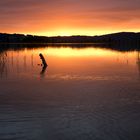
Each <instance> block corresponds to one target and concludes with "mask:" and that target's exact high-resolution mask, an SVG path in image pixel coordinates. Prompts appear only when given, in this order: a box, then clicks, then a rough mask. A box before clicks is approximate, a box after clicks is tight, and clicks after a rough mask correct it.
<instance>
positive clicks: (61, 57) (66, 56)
mask: <svg viewBox="0 0 140 140" xmlns="http://www.w3.org/2000/svg"><path fill="white" fill-rule="evenodd" d="M39 53H42V54H43V55H44V57H45V59H46V61H47V63H48V65H49V66H48V68H47V69H46V70H47V74H44V73H43V74H44V75H47V77H57V78H58V77H59V78H60V77H61V78H68V77H69V78H70V77H71V78H72V77H73V79H81V78H82V79H112V76H113V77H116V75H120V76H125V75H126V73H129V75H131V74H135V73H136V71H137V70H138V67H139V66H138V64H139V63H137V61H138V60H137V53H138V52H118V51H113V50H108V49H102V48H79V49H78V48H70V47H54V46H53V47H52V46H50V47H46V48H36V49H23V50H18V51H7V59H8V61H6V64H7V68H8V71H9V75H13V74H19V75H22V76H23V77H26V76H27V77H30V78H31V77H32V76H33V77H37V76H38V75H39V74H40V73H41V71H42V67H41V65H40V64H41V60H40V57H39ZM43 72H44V71H43ZM71 78H70V79H71ZM117 79H118V77H117Z"/></svg>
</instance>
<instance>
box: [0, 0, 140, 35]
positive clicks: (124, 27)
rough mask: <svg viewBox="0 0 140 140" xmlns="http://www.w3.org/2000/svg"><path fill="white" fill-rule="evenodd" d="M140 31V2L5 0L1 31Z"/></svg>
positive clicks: (1, 3)
mask: <svg viewBox="0 0 140 140" xmlns="http://www.w3.org/2000/svg"><path fill="white" fill-rule="evenodd" d="M122 31H134V32H140V0H1V1H0V32H2V33H4V32H5V33H24V34H36V35H46V36H56V35H99V34H107V33H112V32H113V33H114V32H122Z"/></svg>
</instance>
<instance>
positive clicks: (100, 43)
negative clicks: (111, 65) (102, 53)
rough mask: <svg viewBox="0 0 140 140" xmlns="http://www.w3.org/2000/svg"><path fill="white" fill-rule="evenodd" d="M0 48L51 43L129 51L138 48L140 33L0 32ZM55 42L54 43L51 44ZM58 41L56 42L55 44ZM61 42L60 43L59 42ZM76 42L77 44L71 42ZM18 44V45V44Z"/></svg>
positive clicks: (139, 47) (58, 45)
mask: <svg viewBox="0 0 140 140" xmlns="http://www.w3.org/2000/svg"><path fill="white" fill-rule="evenodd" d="M0 43H1V45H0V48H1V49H7V48H14V49H19V48H24V47H26V48H36V47H47V46H48V43H52V44H51V46H53V45H54V46H55V47H56V46H57V47H62V46H66V45H65V44H64V43H70V44H67V45H68V46H71V47H74V48H76V47H77V48H80V47H81V48H82V47H90V46H91V47H93V44H90V43H95V44H94V47H104V48H110V49H116V50H120V51H121V50H122V51H124V50H125V51H129V50H135V49H140V33H133V32H121V33H114V34H107V35H101V36H63V37H62V36H56V37H46V36H33V35H23V34H5V33H0ZM53 43H55V44H53ZM56 43H58V44H56ZM60 43H61V44H60ZM72 43H77V44H72ZM19 44H20V45H19ZM25 44H26V45H25Z"/></svg>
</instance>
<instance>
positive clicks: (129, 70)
mask: <svg viewBox="0 0 140 140" xmlns="http://www.w3.org/2000/svg"><path fill="white" fill-rule="evenodd" d="M39 53H42V54H43V55H44V57H45V59H46V61H47V63H48V67H47V68H46V69H43V67H42V66H41V60H40V58H39ZM139 107H140V56H139V52H138V51H132V52H120V51H115V50H109V49H103V48H94V46H93V47H89V48H88V47H87V48H79V49H78V48H71V47H70V46H68V45H67V46H66V47H64V46H63V47H55V45H53V47H52V46H51V45H50V46H48V47H44V48H34V49H33V48H32V49H31V48H30V49H27V48H23V49H20V50H18V49H17V50H14V49H9V50H7V51H1V52H0V140H11V139H13V140H16V139H17V140H19V139H20V140H46V139H48V140H89V139H92V140H139V139H140V133H139V130H140V111H139Z"/></svg>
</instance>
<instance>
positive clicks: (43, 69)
mask: <svg viewBox="0 0 140 140" xmlns="http://www.w3.org/2000/svg"><path fill="white" fill-rule="evenodd" d="M39 56H40V59H41V61H42V64H41V66H42V70H41V72H40V75H41V77H44V76H45V72H46V69H47V66H48V64H47V63H46V60H45V58H44V56H43V55H42V54H41V53H40V54H39Z"/></svg>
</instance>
